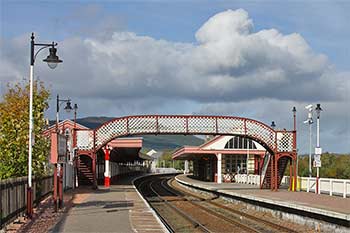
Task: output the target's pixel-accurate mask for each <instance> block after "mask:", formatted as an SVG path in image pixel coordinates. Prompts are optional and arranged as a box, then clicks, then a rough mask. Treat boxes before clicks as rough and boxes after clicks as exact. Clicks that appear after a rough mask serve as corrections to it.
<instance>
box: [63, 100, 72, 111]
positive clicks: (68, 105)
mask: <svg viewBox="0 0 350 233" xmlns="http://www.w3.org/2000/svg"><path fill="white" fill-rule="evenodd" d="M64 110H66V112H68V113H69V112H70V111H71V110H73V108H72V106H71V103H70V100H68V101H67V105H66V107H64Z"/></svg>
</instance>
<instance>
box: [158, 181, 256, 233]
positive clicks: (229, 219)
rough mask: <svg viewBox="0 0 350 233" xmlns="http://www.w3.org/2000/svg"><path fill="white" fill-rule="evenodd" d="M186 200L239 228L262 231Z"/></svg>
mask: <svg viewBox="0 0 350 233" xmlns="http://www.w3.org/2000/svg"><path fill="white" fill-rule="evenodd" d="M162 185H164V183H163V182H162ZM164 188H165V185H164ZM168 190H169V191H170V189H168ZM173 193H174V194H175V192H173ZM200 200H204V201H206V200H205V199H203V198H200ZM187 201H188V202H190V203H191V204H192V205H194V206H196V207H198V208H200V209H202V210H204V211H205V212H207V213H210V214H211V215H213V216H215V217H218V218H220V219H223V220H225V221H226V222H229V223H231V224H232V225H234V226H236V227H239V228H241V229H244V230H245V231H248V232H255V233H262V232H261V231H258V230H256V229H255V228H252V227H250V226H248V225H245V224H243V223H241V222H239V221H237V220H234V219H231V218H228V217H226V216H225V215H223V214H220V213H218V212H216V211H214V210H212V209H209V208H207V207H204V206H202V205H200V204H198V203H196V202H194V201H193V200H190V199H187Z"/></svg>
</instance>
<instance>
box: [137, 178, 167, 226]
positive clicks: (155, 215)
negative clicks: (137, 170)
mask: <svg viewBox="0 0 350 233" xmlns="http://www.w3.org/2000/svg"><path fill="white" fill-rule="evenodd" d="M157 175H166V174H164V173H161V174H147V175H143V176H139V177H136V178H134V179H133V180H132V181H131V183H132V185H133V188H134V189H135V190H136V192H137V194H138V195H139V197H140V198H141V199H142V200H143V202H144V203H145V204H146V206H147V207H148V208H149V209H150V211H151V213H152V215H153V216H154V217H155V218H156V219H157V221H158V223H159V224H160V225H161V226H162V228H163V230H164V232H168V233H170V232H169V230H168V229H167V228H166V227H165V225H164V224H163V222H162V220H160V218H159V216H158V214H157V213H156V212H155V211H154V210H153V208H152V207H151V206H150V205H149V204H148V202H147V201H146V199H144V198H143V196H142V195H141V193H140V192H139V190H137V188H136V186H135V183H134V182H135V181H136V180H138V179H141V178H144V177H148V176H157Z"/></svg>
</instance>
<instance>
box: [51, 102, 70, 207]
mask: <svg viewBox="0 0 350 233" xmlns="http://www.w3.org/2000/svg"><path fill="white" fill-rule="evenodd" d="M60 103H66V106H65V107H64V110H66V111H67V112H68V113H69V112H70V111H71V110H72V109H73V108H72V106H71V100H70V99H60V97H59V95H57V98H56V133H57V134H59V128H58V124H59V112H60ZM62 176H63V164H62V165H61V164H60V161H57V164H55V171H54V205H55V211H57V190H59V192H58V193H59V202H58V206H59V208H62V206H63V185H62V182H63V180H62ZM57 177H58V179H57ZM57 181H58V184H57Z"/></svg>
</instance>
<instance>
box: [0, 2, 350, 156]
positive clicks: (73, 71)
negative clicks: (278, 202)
mask: <svg viewBox="0 0 350 233" xmlns="http://www.w3.org/2000/svg"><path fill="white" fill-rule="evenodd" d="M349 10H350V2H349V1H321V0H318V1H308V2H307V3H305V2H304V1H283V4H282V3H280V1H264V3H262V1H199V0H198V1H113V0H109V1H30V0H26V1H16V0H13V1H5V0H0V12H1V15H0V17H1V18H0V95H2V93H4V92H5V91H6V85H7V83H10V84H11V83H12V84H13V83H16V82H25V80H27V81H28V75H29V43H30V34H31V32H35V35H36V42H37V43H50V42H51V41H55V42H57V43H58V47H57V50H58V52H57V54H58V55H59V57H60V58H61V59H62V60H63V63H62V64H60V65H59V66H58V67H57V68H56V69H55V70H50V69H49V68H48V67H47V65H46V64H45V63H43V62H42V61H41V60H42V59H44V58H45V57H46V56H47V51H45V50H44V51H42V52H40V53H39V54H38V57H37V59H36V62H35V78H36V79H40V80H42V81H44V83H45V85H46V86H47V87H48V88H49V89H50V90H51V93H52V97H51V100H50V108H49V109H48V111H47V113H46V115H47V117H49V118H50V119H53V118H54V114H55V113H54V112H55V96H56V95H57V94H59V95H60V97H61V98H70V99H72V102H73V103H77V104H78V106H79V110H78V117H86V116H109V117H120V116H126V115H136V114H201V115H229V116H240V117H248V118H253V119H256V120H259V121H262V122H264V123H266V124H270V123H271V121H275V123H276V125H277V128H280V129H284V128H286V129H292V127H293V125H292V124H293V118H292V111H291V110H292V108H293V106H296V108H297V130H298V148H299V152H300V153H307V152H308V148H309V143H308V125H306V124H303V121H304V120H305V119H306V118H307V110H306V109H305V108H304V107H305V106H306V105H308V104H313V105H316V104H317V103H320V104H321V107H322V108H323V111H322V113H321V118H320V122H321V125H320V126H321V127H320V131H321V133H320V139H321V147H323V149H324V151H330V152H337V153H344V152H345V153H349V152H350V94H349V90H350V80H349V74H350V59H349V55H348V54H350V49H349V48H350V46H349V42H348V38H349V36H350V27H349V26H348V22H349V20H350V15H349V14H348V12H349ZM60 117H61V119H63V118H72V115H71V114H70V115H69V114H66V113H64V112H62V113H60ZM312 126H313V145H312V146H313V147H314V146H315V145H314V142H315V138H314V137H315V130H316V126H315V124H313V125H312Z"/></svg>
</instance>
